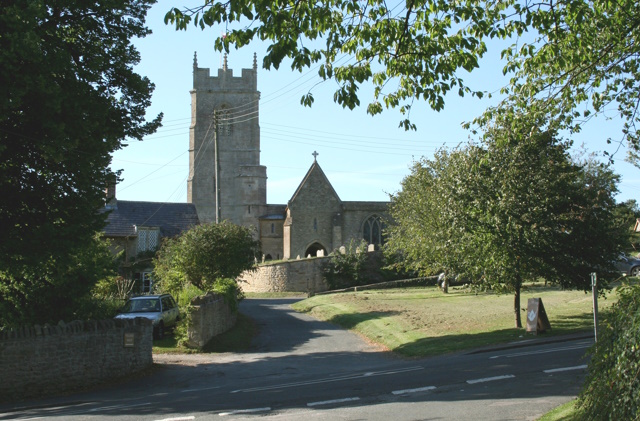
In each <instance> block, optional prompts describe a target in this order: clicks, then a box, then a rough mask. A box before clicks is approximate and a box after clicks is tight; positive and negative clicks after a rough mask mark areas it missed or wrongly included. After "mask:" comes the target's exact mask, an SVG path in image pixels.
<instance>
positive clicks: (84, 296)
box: [0, 234, 117, 327]
mask: <svg viewBox="0 0 640 421" xmlns="http://www.w3.org/2000/svg"><path fill="white" fill-rule="evenodd" d="M21 269H22V272H21V273H20V277H15V278H8V277H6V274H2V276H3V278H2V281H3V282H0V326H4V327H7V326H19V325H21V324H36V323H37V324H44V323H58V322H59V321H60V320H63V321H67V322H69V321H72V320H83V319H90V318H94V317H97V318H102V317H104V316H105V312H104V311H103V310H104V309H103V305H102V304H103V303H102V302H101V300H95V299H94V297H93V295H92V289H93V287H94V285H96V284H97V283H99V282H100V281H104V280H106V279H110V278H113V277H115V275H116V273H117V272H116V269H117V262H116V260H115V259H114V257H113V254H112V253H111V250H110V249H109V243H108V242H107V241H106V240H104V239H102V238H101V237H100V235H99V234H98V235H95V236H94V237H92V239H91V242H90V243H88V244H85V245H84V247H83V248H78V249H75V250H74V252H73V253H72V254H68V255H67V256H65V258H64V259H55V260H54V259H50V260H48V261H45V262H43V263H42V264H40V265H38V266H23V267H22V268H21Z"/></svg>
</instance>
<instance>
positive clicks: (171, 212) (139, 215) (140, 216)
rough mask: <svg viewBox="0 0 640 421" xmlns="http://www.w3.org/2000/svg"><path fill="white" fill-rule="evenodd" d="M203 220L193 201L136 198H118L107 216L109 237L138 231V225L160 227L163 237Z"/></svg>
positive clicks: (107, 233) (174, 234) (176, 233)
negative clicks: (172, 201)
mask: <svg viewBox="0 0 640 421" xmlns="http://www.w3.org/2000/svg"><path fill="white" fill-rule="evenodd" d="M198 223H199V220H198V214H197V212H196V207H195V206H194V205H193V204H192V203H162V202H134V201H128V200H118V201H117V207H116V208H115V209H112V210H111V211H110V213H109V215H108V216H107V226H106V227H105V229H104V233H105V235H106V236H107V237H126V236H131V235H135V234H136V231H135V226H138V227H155V228H160V233H161V235H162V236H163V237H173V236H176V235H178V234H180V233H181V232H182V231H186V230H188V229H189V228H190V227H192V226H194V225H197V224H198Z"/></svg>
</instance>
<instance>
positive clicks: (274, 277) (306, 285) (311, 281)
mask: <svg viewBox="0 0 640 421" xmlns="http://www.w3.org/2000/svg"><path fill="white" fill-rule="evenodd" d="M327 259H330V257H317V258H311V259H300V260H297V259H296V260H287V261H284V262H279V263H273V264H264V265H260V266H258V268H257V269H256V270H254V271H247V272H244V273H243V274H242V275H240V277H239V278H238V282H239V284H240V287H241V288H242V290H243V291H245V292H305V293H316V292H320V291H326V290H327V289H328V287H327V283H326V282H325V280H324V279H323V277H322V265H323V264H324V262H325V261H326V260H327Z"/></svg>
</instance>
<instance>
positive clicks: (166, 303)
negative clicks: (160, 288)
mask: <svg viewBox="0 0 640 421" xmlns="http://www.w3.org/2000/svg"><path fill="white" fill-rule="evenodd" d="M136 317H144V318H145V319H149V320H151V321H152V322H153V337H154V338H156V339H162V338H163V337H164V332H165V329H167V328H173V327H174V326H175V325H176V323H177V322H178V321H179V320H180V311H179V310H178V305H177V304H176V301H175V300H174V299H173V297H172V296H171V295H169V294H162V295H141V296H139V297H133V298H130V299H129V301H128V302H127V304H125V306H124V307H123V308H122V309H121V310H120V314H118V315H117V316H116V317H115V318H116V319H134V318H136Z"/></svg>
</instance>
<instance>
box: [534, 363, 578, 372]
mask: <svg viewBox="0 0 640 421" xmlns="http://www.w3.org/2000/svg"><path fill="white" fill-rule="evenodd" d="M585 368H587V365H586V364H584V365H577V366H575V367H564V368H553V369H551V370H544V371H543V373H547V374H548V373H559V372H561V371H573V370H584V369H585Z"/></svg>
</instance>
